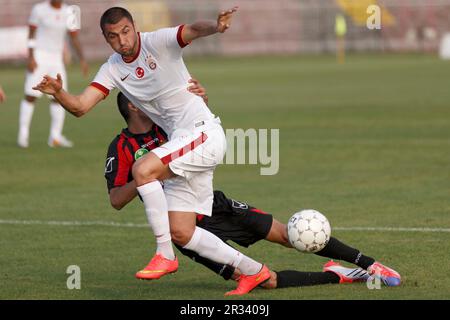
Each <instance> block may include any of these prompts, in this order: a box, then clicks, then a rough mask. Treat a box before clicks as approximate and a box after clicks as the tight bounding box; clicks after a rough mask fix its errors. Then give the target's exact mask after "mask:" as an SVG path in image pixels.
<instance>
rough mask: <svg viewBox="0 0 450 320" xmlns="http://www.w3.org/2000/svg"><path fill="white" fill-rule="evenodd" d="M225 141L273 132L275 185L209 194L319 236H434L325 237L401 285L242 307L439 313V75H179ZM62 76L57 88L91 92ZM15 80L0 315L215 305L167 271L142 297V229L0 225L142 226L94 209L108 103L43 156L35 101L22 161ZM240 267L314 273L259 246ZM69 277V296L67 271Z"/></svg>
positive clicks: (415, 68) (445, 279)
mask: <svg viewBox="0 0 450 320" xmlns="http://www.w3.org/2000/svg"><path fill="white" fill-rule="evenodd" d="M187 64H188V67H189V69H190V71H191V73H192V74H193V75H194V76H195V77H197V78H198V79H200V80H201V82H202V83H203V84H204V85H205V86H206V87H207V89H208V92H209V98H210V106H211V109H212V110H213V112H215V113H216V114H218V115H220V117H221V119H222V123H223V126H224V128H244V129H247V128H277V129H280V140H281V143H280V170H279V173H278V174H277V175H275V176H261V175H259V169H260V166H257V165H247V166H244V165H223V166H221V167H219V168H218V169H217V170H216V173H215V188H217V189H221V190H223V191H224V192H225V193H226V194H228V195H229V196H231V197H233V198H235V199H238V200H243V201H247V202H249V203H250V204H252V205H254V206H257V207H259V208H261V209H263V210H266V211H269V212H271V213H273V214H274V215H275V217H276V218H278V219H279V220H281V221H283V222H286V221H287V219H288V218H289V217H290V215H291V214H292V213H294V212H296V211H298V210H299V209H302V208H315V209H317V210H319V211H321V212H323V213H324V214H325V215H326V216H327V217H328V218H329V220H330V222H331V225H332V227H333V226H334V227H350V228H352V227H364V228H370V227H394V228H442V229H447V231H445V230H443V231H442V232H418V231H415V232H414V231H407V230H406V231H367V230H366V231H355V230H347V231H346V230H339V229H338V230H334V231H333V235H334V236H335V237H337V238H338V239H340V240H342V241H344V242H346V243H348V244H350V245H352V246H354V247H357V248H359V249H360V250H362V251H363V252H364V253H366V254H367V255H371V256H373V257H375V258H376V259H379V260H380V261H382V262H384V263H386V264H387V265H389V266H392V267H394V268H395V269H397V270H398V271H399V272H400V273H401V274H402V276H403V284H402V286H400V287H397V288H386V287H382V288H381V289H380V290H369V289H368V288H367V287H366V285H365V284H356V285H324V286H316V287H304V288H289V289H280V290H272V291H268V290H262V289H257V290H255V291H253V292H252V293H251V294H249V295H247V296H245V297H244V298H243V299H448V298H449V297H450V277H449V276H448V275H449V272H450V263H449V252H450V233H449V232H448V229H449V228H450V203H449V199H450V162H449V161H450V158H449V156H450V108H449V101H450V90H449V86H448V78H449V74H450V63H448V62H442V61H439V60H438V59H437V58H434V57H432V56H416V55H395V56H390V55H388V56H382V55H363V56H350V57H349V58H348V61H347V63H346V64H345V65H338V64H336V62H335V60H334V58H333V57H326V56H325V57H259V58H227V59H222V58H205V59H200V58H195V59H192V58H191V59H187ZM97 67H98V65H93V66H92V71H91V77H90V78H89V79H83V78H82V77H81V75H80V72H79V70H78V68H77V67H76V66H72V67H70V68H69V70H70V72H69V79H70V83H69V86H70V88H71V91H72V92H74V93H78V92H81V90H82V89H83V88H84V86H85V85H86V84H87V83H88V81H90V80H91V78H92V76H93V74H92V73H94V72H96V70H97ZM24 73H25V70H24V67H14V66H12V67H10V66H5V65H2V66H0V83H1V84H2V86H3V87H4V89H5V91H6V92H7V94H8V100H7V102H6V103H4V104H2V105H0V144H1V148H0V220H1V223H0V234H1V236H0V242H1V246H0V247H1V257H0V299H195V300H197V299H222V298H224V297H223V294H224V293H225V292H226V291H228V290H230V289H232V288H234V287H235V284H234V283H233V282H225V281H224V280H222V278H219V277H218V276H216V275H214V274H213V273H212V272H210V271H208V270H206V269H204V268H203V267H202V266H200V265H197V264H195V263H193V262H191V261H190V260H188V259H187V258H185V257H183V256H180V263H181V265H180V269H179V271H178V272H177V273H176V274H174V275H172V276H168V277H166V278H163V279H161V280H159V281H155V282H144V281H138V280H136V279H135V278H134V273H135V272H136V271H137V270H139V269H140V268H142V267H144V266H145V265H146V263H147V262H148V260H149V259H150V258H151V256H152V253H153V252H154V248H155V247H154V240H153V236H152V233H151V231H150V230H149V229H146V228H125V227H121V228H120V227H110V226H61V225H45V224H42V225H36V224H29V225H26V224H8V223H6V221H10V220H20V221H22V220H25V221H30V220H33V221H80V222H88V221H111V222H117V223H135V224H143V223H146V218H145V215H144V211H143V208H142V204H141V203H140V202H139V201H134V202H133V203H132V204H131V205H130V206H129V207H127V208H125V209H123V210H122V211H120V212H117V211H115V210H114V209H112V208H111V207H110V205H109V201H108V196H107V192H106V186H105V181H104V178H103V171H104V161H105V154H106V149H107V146H108V144H109V143H110V141H111V140H112V139H113V137H114V136H115V134H117V133H118V132H119V130H120V129H121V128H122V127H123V126H124V123H123V122H122V120H121V118H120V116H119V114H118V112H117V110H116V107H115V93H114V94H112V95H111V96H110V97H109V98H108V99H107V100H105V101H104V102H103V103H101V104H100V105H99V106H98V107H97V108H95V109H94V111H92V112H91V113H89V114H88V115H87V116H85V117H83V118H81V119H75V118H74V117H72V116H70V115H68V116H67V117H66V125H65V134H66V135H67V136H68V137H69V138H70V139H72V140H73V141H74V142H75V148H73V149H50V148H48V147H47V145H46V142H47V136H48V127H49V111H48V100H47V99H41V100H40V101H39V103H38V104H37V108H36V111H35V114H34V119H33V123H32V129H31V132H32V136H31V141H30V143H31V146H30V148H29V149H28V150H21V149H19V148H18V147H16V135H17V126H18V125H17V124H18V111H19V102H20V100H21V98H22V95H23V80H24ZM243 252H245V253H247V254H249V255H250V256H252V257H254V258H256V259H258V260H260V261H263V262H265V263H267V264H268V265H269V266H270V267H271V268H273V269H274V270H282V269H297V270H304V271H320V270H321V268H322V265H323V263H324V262H326V259H324V258H320V257H317V256H314V255H305V254H301V253H298V252H295V251H293V250H289V249H285V248H282V247H280V246H277V245H274V244H270V243H267V242H261V243H258V244H256V245H255V246H253V247H251V248H249V249H243ZM69 265H78V266H79V267H80V268H81V286H82V287H81V290H68V289H67V287H66V280H67V277H68V276H69V275H68V274H66V268H67V267H68V266H69Z"/></svg>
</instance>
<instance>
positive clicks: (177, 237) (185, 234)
mask: <svg viewBox="0 0 450 320" xmlns="http://www.w3.org/2000/svg"><path fill="white" fill-rule="evenodd" d="M170 234H171V236H172V241H173V242H174V243H175V244H177V245H179V246H183V247H184V246H185V245H187V244H188V243H189V241H191V238H192V235H193V232H192V231H191V230H189V229H187V228H182V227H181V228H174V227H172V226H171V228H170Z"/></svg>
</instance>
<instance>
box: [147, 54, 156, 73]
mask: <svg viewBox="0 0 450 320" xmlns="http://www.w3.org/2000/svg"><path fill="white" fill-rule="evenodd" d="M146 62H147V65H148V66H149V68H150V69H151V70H155V69H156V61H155V60H153V59H152V56H151V55H148V56H147V59H146Z"/></svg>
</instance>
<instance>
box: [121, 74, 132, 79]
mask: <svg viewBox="0 0 450 320" xmlns="http://www.w3.org/2000/svg"><path fill="white" fill-rule="evenodd" d="M129 75H130V74H127V75H126V76H125V77H123V78H120V80H122V81H125V80H126V79H127V78H128V76H129Z"/></svg>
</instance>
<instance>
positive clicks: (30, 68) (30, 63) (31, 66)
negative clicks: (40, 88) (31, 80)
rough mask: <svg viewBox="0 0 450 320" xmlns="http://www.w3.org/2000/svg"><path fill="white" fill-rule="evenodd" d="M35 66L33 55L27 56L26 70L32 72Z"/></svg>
mask: <svg viewBox="0 0 450 320" xmlns="http://www.w3.org/2000/svg"><path fill="white" fill-rule="evenodd" d="M36 68H37V63H36V60H35V59H34V57H29V58H28V64H27V70H28V71H29V72H34V70H36Z"/></svg>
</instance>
